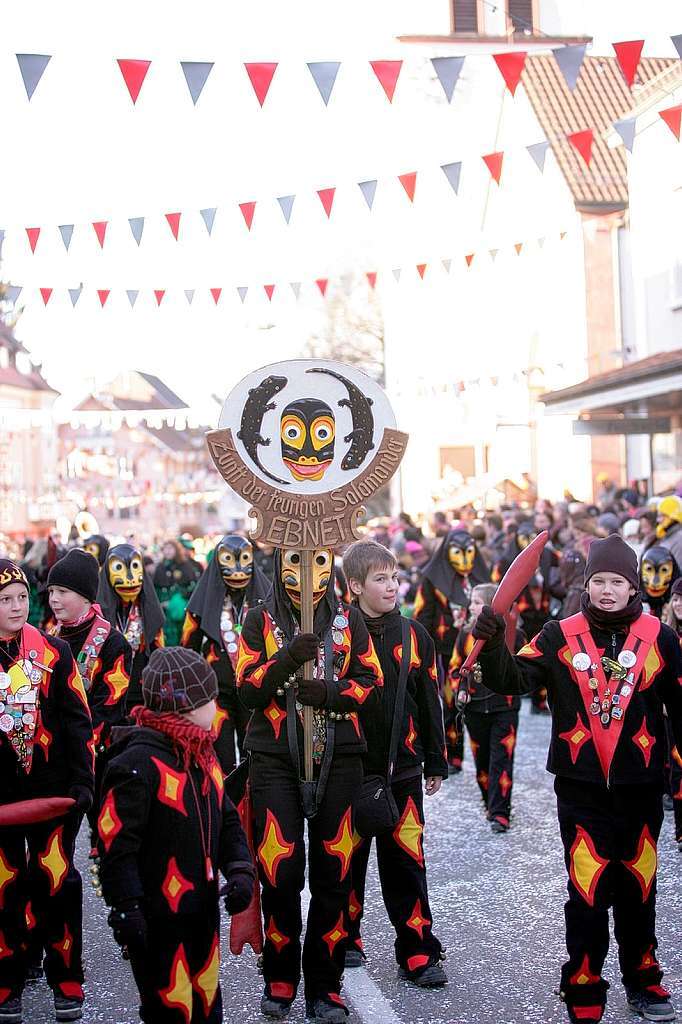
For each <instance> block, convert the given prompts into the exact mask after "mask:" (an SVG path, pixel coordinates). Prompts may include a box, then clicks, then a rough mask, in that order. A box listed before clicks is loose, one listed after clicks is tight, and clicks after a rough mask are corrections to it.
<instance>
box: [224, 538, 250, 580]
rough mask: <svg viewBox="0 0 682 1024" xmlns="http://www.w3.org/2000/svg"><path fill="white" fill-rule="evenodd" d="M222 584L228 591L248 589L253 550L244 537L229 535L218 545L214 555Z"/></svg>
mask: <svg viewBox="0 0 682 1024" xmlns="http://www.w3.org/2000/svg"><path fill="white" fill-rule="evenodd" d="M215 558H216V563H217V565H218V567H219V569H220V575H221V576H222V578H223V583H224V584H225V586H226V587H228V588H229V589H230V590H242V589H243V588H244V587H248V585H249V583H250V582H251V577H252V576H253V548H252V546H251V544H250V543H249V541H248V540H246V538H245V537H239V536H237V534H229V535H228V536H227V537H223V539H222V540H221V541H220V542H219V543H218V546H217V547H216V553H215Z"/></svg>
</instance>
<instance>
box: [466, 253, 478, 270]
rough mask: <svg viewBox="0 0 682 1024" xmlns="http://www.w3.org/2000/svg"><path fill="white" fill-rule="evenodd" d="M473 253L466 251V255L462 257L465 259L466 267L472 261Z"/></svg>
mask: <svg viewBox="0 0 682 1024" xmlns="http://www.w3.org/2000/svg"><path fill="white" fill-rule="evenodd" d="M475 255H476V253H474V252H470V253H467V255H466V256H465V257H464V259H465V260H466V261H467V267H470V266H471V264H472V263H473V262H474V256H475Z"/></svg>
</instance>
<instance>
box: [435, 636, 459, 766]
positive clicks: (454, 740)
mask: <svg viewBox="0 0 682 1024" xmlns="http://www.w3.org/2000/svg"><path fill="white" fill-rule="evenodd" d="M450 656H451V655H450ZM449 664H450V657H447V658H446V657H445V656H443V655H440V654H439V655H438V659H437V665H438V680H439V684H440V693H441V697H442V699H443V725H444V727H445V753H446V757H447V761H448V764H449V765H450V767H452V768H461V767H462V762H463V761H464V724H463V722H462V715H461V714H460V712H459V710H458V708H457V702H456V700H455V697H454V694H453V692H452V687H451V685H450V680H449V679H448V671H447V667H448V665H449Z"/></svg>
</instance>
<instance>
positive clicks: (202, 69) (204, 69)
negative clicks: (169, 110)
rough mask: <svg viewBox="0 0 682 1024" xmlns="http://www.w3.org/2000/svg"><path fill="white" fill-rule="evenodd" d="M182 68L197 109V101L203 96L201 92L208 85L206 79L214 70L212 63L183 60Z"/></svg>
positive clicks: (181, 62)
mask: <svg viewBox="0 0 682 1024" xmlns="http://www.w3.org/2000/svg"><path fill="white" fill-rule="evenodd" d="M180 66H181V67H182V70H183V71H184V73H185V80H186V82H187V88H188V89H189V94H190V96H191V97H192V103H193V104H194V106H195V107H196V105H197V100H198V99H199V97H200V96H201V90H202V89H203V88H204V86H205V85H206V79H207V78H208V76H209V75H210V74H211V71H212V70H213V62H212V61H195V60H181V61H180Z"/></svg>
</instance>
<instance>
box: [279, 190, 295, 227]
mask: <svg viewBox="0 0 682 1024" xmlns="http://www.w3.org/2000/svg"><path fill="white" fill-rule="evenodd" d="M295 198H296V196H278V197H277V202H278V203H279V206H280V209H281V211H282V215H283V217H284V219H285V221H286V222H287V224H288V223H289V221H290V220H291V211H292V210H293V208H294V199H295Z"/></svg>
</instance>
